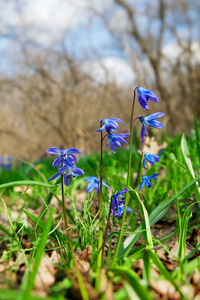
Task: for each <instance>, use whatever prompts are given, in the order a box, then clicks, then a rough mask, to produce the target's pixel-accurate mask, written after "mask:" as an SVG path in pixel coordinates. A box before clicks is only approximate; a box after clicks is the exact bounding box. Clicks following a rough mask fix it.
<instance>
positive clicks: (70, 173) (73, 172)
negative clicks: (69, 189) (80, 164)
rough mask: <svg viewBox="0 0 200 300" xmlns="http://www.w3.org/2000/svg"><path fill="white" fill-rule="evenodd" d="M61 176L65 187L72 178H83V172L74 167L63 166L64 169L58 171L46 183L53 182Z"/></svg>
mask: <svg viewBox="0 0 200 300" xmlns="http://www.w3.org/2000/svg"><path fill="white" fill-rule="evenodd" d="M61 175H64V183H65V185H66V186H69V185H70V181H71V178H72V177H76V176H78V175H83V176H84V172H83V170H82V169H79V168H76V166H75V165H72V166H64V167H62V168H60V169H58V173H57V174H55V175H54V176H53V177H52V178H51V179H49V180H48V181H51V180H54V179H56V178H58V177H59V176H61Z"/></svg>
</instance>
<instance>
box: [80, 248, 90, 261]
mask: <svg viewBox="0 0 200 300" xmlns="http://www.w3.org/2000/svg"><path fill="white" fill-rule="evenodd" d="M79 258H80V259H82V260H86V261H91V258H92V246H91V245H87V246H86V248H85V249H84V250H83V251H82V252H81V254H80V255H79Z"/></svg>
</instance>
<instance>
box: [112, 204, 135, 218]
mask: <svg viewBox="0 0 200 300" xmlns="http://www.w3.org/2000/svg"><path fill="white" fill-rule="evenodd" d="M126 212H131V213H133V212H132V210H131V208H130V207H128V206H127V208H126ZM123 213H124V205H120V206H119V207H118V209H117V210H116V211H115V212H114V213H112V215H111V216H113V215H115V216H116V217H118V218H120V217H121V216H122V215H123Z"/></svg>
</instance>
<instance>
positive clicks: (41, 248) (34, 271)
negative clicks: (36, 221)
mask: <svg viewBox="0 0 200 300" xmlns="http://www.w3.org/2000/svg"><path fill="white" fill-rule="evenodd" d="M54 210H55V208H54V207H52V209H51V211H50V213H49V218H48V220H47V222H46V223H45V226H44V230H43V233H42V236H41V239H40V242H39V245H38V248H37V252H36V255H35V262H34V265H33V269H32V272H31V274H30V278H29V281H28V284H27V287H26V290H25V293H24V295H23V299H24V300H25V299H29V296H30V293H31V291H32V290H33V287H34V280H35V276H36V274H37V271H38V267H39V264H40V261H41V258H42V255H43V253H44V249H45V246H46V241H47V239H48V234H49V231H50V228H51V223H52V220H53V213H54Z"/></svg>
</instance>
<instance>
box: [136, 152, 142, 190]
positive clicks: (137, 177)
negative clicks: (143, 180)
mask: <svg viewBox="0 0 200 300" xmlns="http://www.w3.org/2000/svg"><path fill="white" fill-rule="evenodd" d="M143 154H144V152H142V154H141V157H140V164H139V169H138V174H137V178H136V180H135V184H134V190H135V189H136V187H137V183H138V178H139V176H140V170H141V166H142V158H143Z"/></svg>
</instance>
